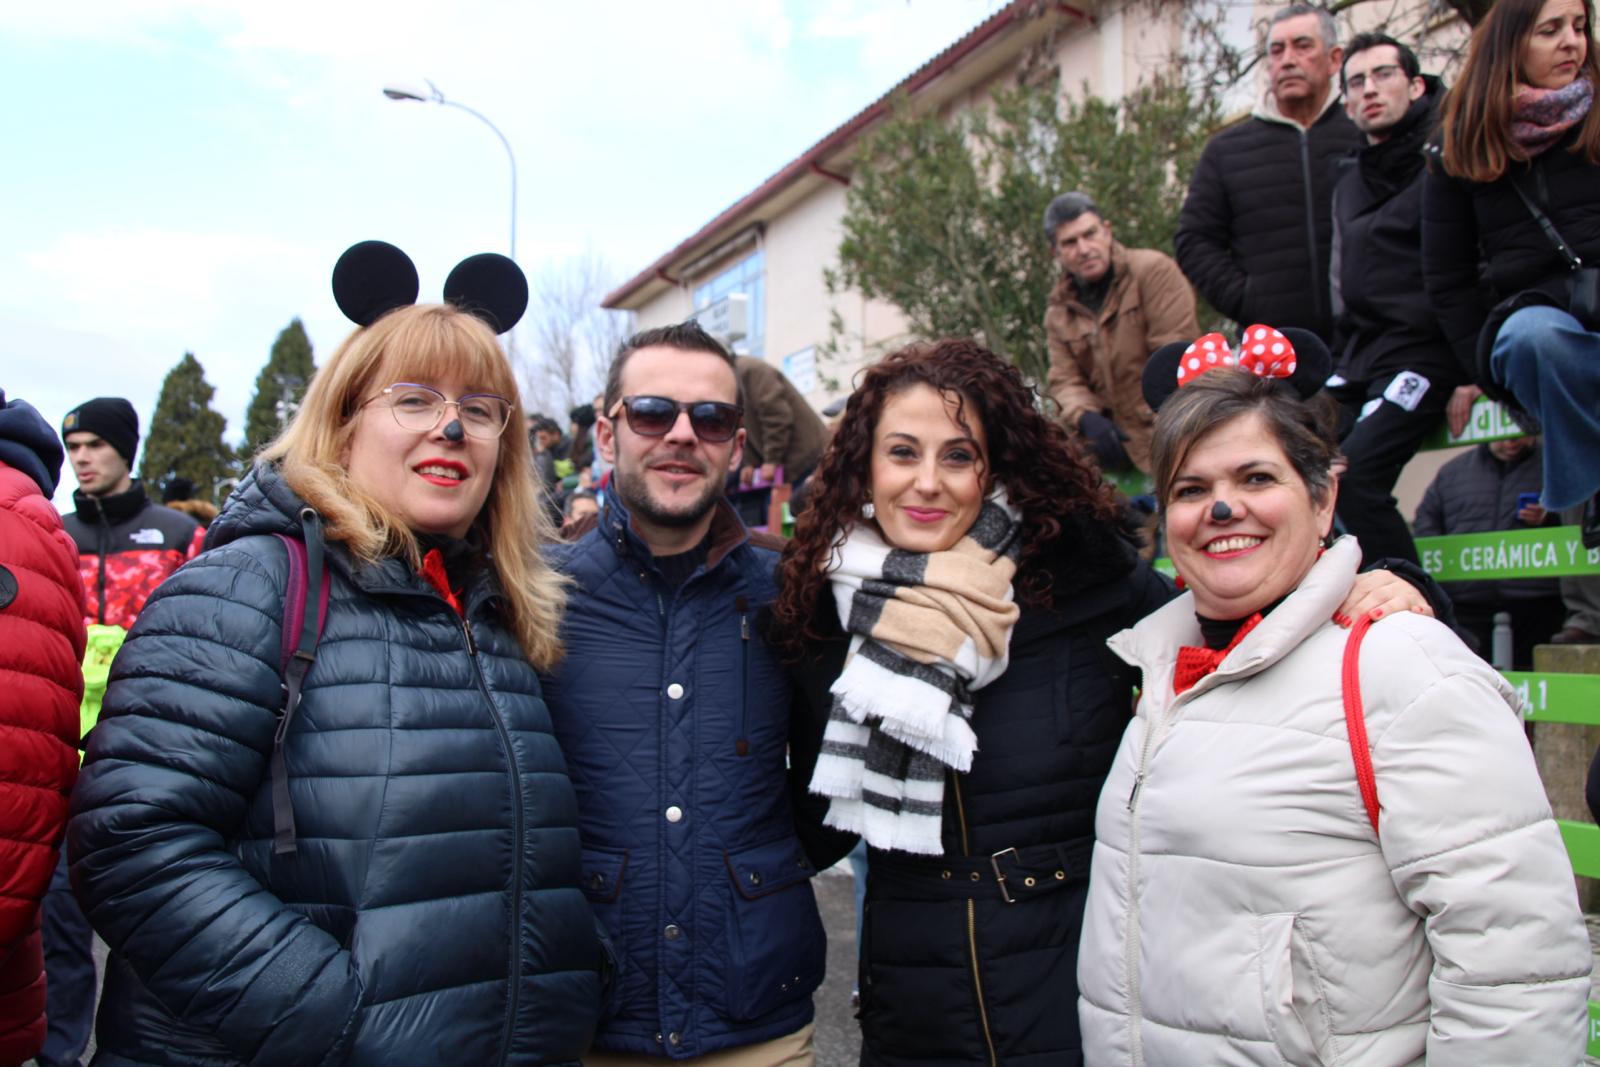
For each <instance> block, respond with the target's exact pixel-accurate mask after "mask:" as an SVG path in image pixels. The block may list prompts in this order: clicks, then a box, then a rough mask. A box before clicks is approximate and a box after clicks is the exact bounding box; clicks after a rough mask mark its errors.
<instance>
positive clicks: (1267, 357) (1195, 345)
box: [1140, 323, 1333, 411]
mask: <svg viewBox="0 0 1600 1067" xmlns="http://www.w3.org/2000/svg"><path fill="white" fill-rule="evenodd" d="M1225 368H1233V369H1235V370H1242V371H1248V372H1249V373H1251V374H1255V375H1257V376H1258V377H1262V378H1278V379H1281V380H1283V381H1284V382H1286V383H1287V384H1288V385H1290V386H1292V387H1293V388H1294V390H1295V392H1297V393H1299V394H1300V396H1301V397H1302V398H1305V397H1309V396H1312V395H1313V394H1315V393H1316V392H1317V391H1318V390H1319V389H1321V388H1322V386H1323V383H1324V382H1326V381H1327V380H1328V375H1330V374H1332V373H1333V357H1332V356H1331V355H1329V353H1328V346H1327V345H1325V344H1323V343H1322V339H1321V338H1320V337H1318V336H1317V335H1316V334H1314V333H1312V332H1311V331H1310V330H1299V329H1295V328H1294V327H1285V328H1283V329H1282V330H1279V329H1276V328H1274V327H1272V326H1263V325H1261V324H1259V323H1257V324H1256V325H1254V326H1251V327H1248V328H1247V329H1246V330H1245V331H1244V335H1243V336H1242V337H1240V338H1239V344H1238V346H1237V347H1236V348H1232V347H1229V345H1228V341H1227V338H1225V337H1223V336H1222V335H1221V334H1220V333H1208V334H1206V335H1205V336H1204V337H1201V338H1199V339H1198V340H1195V341H1193V342H1190V343H1188V344H1185V343H1184V342H1182V341H1174V342H1172V343H1171V344H1168V345H1162V346H1161V347H1160V348H1158V349H1156V351H1155V352H1154V353H1153V354H1152V355H1151V356H1150V360H1149V362H1147V363H1146V364H1145V365H1144V375H1143V378H1142V379H1141V382H1140V384H1141V386H1142V387H1143V389H1144V399H1145V403H1147V404H1149V405H1150V409H1151V410H1152V411H1155V410H1159V409H1160V407H1161V405H1162V404H1163V403H1165V402H1166V400H1167V398H1168V397H1169V396H1171V395H1172V394H1173V393H1174V392H1176V391H1177V390H1178V389H1180V388H1182V387H1183V386H1185V385H1189V384H1190V383H1192V382H1194V381H1195V380H1197V379H1199V378H1200V377H1201V376H1203V375H1204V374H1206V373H1207V372H1208V371H1214V370H1219V369H1225Z"/></svg>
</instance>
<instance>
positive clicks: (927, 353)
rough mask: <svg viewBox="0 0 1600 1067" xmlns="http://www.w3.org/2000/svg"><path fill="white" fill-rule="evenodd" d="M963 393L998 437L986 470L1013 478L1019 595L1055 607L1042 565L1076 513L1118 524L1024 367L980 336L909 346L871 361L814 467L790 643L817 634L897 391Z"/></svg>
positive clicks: (789, 589)
mask: <svg viewBox="0 0 1600 1067" xmlns="http://www.w3.org/2000/svg"><path fill="white" fill-rule="evenodd" d="M919 382H920V383H923V384H925V385H930V386H932V387H933V388H935V389H937V390H939V391H940V392H941V393H953V394H954V399H955V401H956V403H957V407H956V415H955V417H956V422H957V423H959V424H960V425H961V426H962V428H963V429H965V430H967V431H968V432H969V433H970V432H971V424H970V423H969V422H968V421H967V420H968V419H969V418H971V419H974V420H975V421H976V422H977V423H978V424H979V425H980V426H982V428H983V430H984V433H985V435H986V436H987V438H988V442H989V446H988V453H987V455H984V456H982V457H980V460H979V462H980V463H981V464H982V465H983V467H984V475H985V476H986V477H987V478H988V479H990V481H991V482H999V483H1000V484H1002V485H1004V486H1005V489H1006V495H1007V496H1008V497H1009V499H1010V501H1011V504H1012V506H1013V507H1015V508H1017V510H1018V511H1019V512H1021V514H1022V546H1023V547H1022V558H1021V560H1020V562H1019V565H1018V574H1017V595H1018V599H1019V600H1021V601H1022V603H1024V604H1029V605H1034V606H1041V607H1048V606H1049V605H1050V603H1051V584H1052V582H1051V572H1050V569H1049V568H1048V567H1044V566H1038V565H1037V564H1038V563H1039V561H1040V559H1041V558H1042V557H1043V556H1044V555H1045V553H1046V550H1047V549H1048V548H1049V547H1050V545H1051V542H1053V541H1055V540H1056V539H1057V538H1058V537H1060V536H1061V532H1062V528H1063V520H1064V519H1065V518H1066V517H1067V516H1068V515H1069V514H1070V513H1072V512H1079V513H1081V514H1083V515H1085V517H1089V518H1092V519H1094V520H1097V521H1102V522H1105V523H1106V524H1108V525H1114V524H1115V523H1116V522H1117V517H1118V516H1117V509H1116V505H1115V504H1114V503H1113V502H1112V495H1111V489H1110V487H1109V486H1107V485H1106V484H1105V483H1104V482H1102V481H1101V478H1100V474H1099V471H1098V470H1097V469H1096V468H1095V466H1094V464H1093V463H1092V462H1090V461H1089V460H1088V459H1086V458H1084V456H1083V454H1082V452H1081V451H1080V450H1079V447H1078V445H1077V444H1076V443H1075V442H1074V441H1073V440H1072V439H1071V438H1070V437H1069V436H1068V434H1067V432H1066V430H1065V429H1063V428H1062V427H1061V425H1060V424H1059V423H1057V422H1054V421H1052V420H1050V419H1048V418H1046V417H1045V416H1044V415H1043V414H1042V413H1041V412H1040V410H1039V407H1038V405H1037V404H1036V403H1035V394H1034V390H1033V388H1032V387H1031V386H1029V385H1028V384H1027V383H1026V382H1025V381H1023V379H1022V375H1021V373H1020V372H1019V371H1018V370H1017V368H1015V367H1013V366H1011V365H1010V364H1009V363H1006V362H1005V361H1003V360H1001V359H1000V358H999V357H998V356H996V355H995V354H994V353H993V352H990V351H989V350H988V349H986V348H984V347H983V346H982V345H980V344H978V343H977V342H976V341H971V340H966V339H961V338H947V339H945V340H942V341H931V342H926V343H920V344H913V345H909V346H907V347H905V348H902V349H900V350H899V351H896V352H893V353H891V354H890V355H888V356H886V357H884V359H883V360H881V361H880V362H878V363H876V364H874V365H873V366H872V367H870V368H868V369H867V371H866V374H865V376H864V377H863V378H862V380H861V384H860V385H859V386H857V388H856V391H855V392H854V393H852V394H851V395H850V400H849V403H848V404H846V406H845V409H844V415H843V417H842V418H841V419H840V422H839V429H838V431H837V432H836V433H835V434H834V436H833V440H832V442H830V443H829V445H828V450H827V451H826V452H825V453H823V456H822V460H821V462H820V463H819V464H818V465H817V470H816V473H815V474H813V475H812V476H811V482H810V485H811V489H810V497H809V500H808V502H807V504H806V509H805V511H803V512H802V513H801V514H800V517H799V519H798V520H797V521H796V523H795V532H794V537H793V539H791V540H790V541H789V544H788V546H787V547H786V548H785V549H784V552H783V559H782V560H781V561H780V562H779V564H778V577H779V581H780V584H781V589H780V592H779V594H778V599H777V600H776V601H775V602H774V603H773V606H772V614H773V619H774V622H775V623H776V624H777V625H776V626H774V627H773V633H774V634H775V635H776V637H775V643H776V644H777V645H778V646H779V648H780V649H783V650H785V651H788V652H790V653H798V652H800V651H801V649H802V646H803V645H804V643H805V642H806V641H807V640H817V639H819V638H820V636H821V635H820V634H817V633H815V632H814V631H813V628H812V623H813V618H814V616H815V613H816V606H817V602H818V600H819V599H820V598H821V597H822V596H823V594H824V593H825V592H826V590H827V583H828V577H827V575H826V574H825V573H824V569H825V567H826V566H827V564H828V560H829V558H830V557H831V556H832V553H833V550H834V549H835V548H836V547H837V546H838V545H840V544H842V543H843V541H844V538H845V536H846V535H847V534H848V532H849V530H850V527H851V526H853V525H854V524H855V523H856V522H859V521H860V518H861V505H862V504H864V503H866V501H867V496H868V490H869V489H870V487H871V477H872V475H871V471H872V441H873V434H874V433H875V431H876V429H877V425H878V416H879V414H880V413H881V412H882V411H883V406H884V403H885V402H886V401H887V400H888V398H889V397H890V396H892V395H894V394H895V393H898V392H900V391H901V390H903V389H905V388H907V387H909V386H912V385H915V384H917V383H919Z"/></svg>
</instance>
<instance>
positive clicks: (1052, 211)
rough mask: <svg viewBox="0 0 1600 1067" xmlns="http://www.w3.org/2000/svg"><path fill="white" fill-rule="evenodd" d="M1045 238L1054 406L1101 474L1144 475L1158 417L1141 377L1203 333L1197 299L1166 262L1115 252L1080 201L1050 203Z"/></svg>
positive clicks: (1106, 225) (1091, 209) (1138, 251)
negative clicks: (1051, 280)
mask: <svg viewBox="0 0 1600 1067" xmlns="http://www.w3.org/2000/svg"><path fill="white" fill-rule="evenodd" d="M1044 230H1045V236H1046V238H1047V239H1048V240H1049V241H1050V246H1051V248H1052V249H1054V251H1055V254H1056V262H1058V263H1060V264H1061V281H1060V282H1059V283H1058V284H1057V285H1056V288H1055V291H1054V292H1053V293H1051V294H1050V303H1049V306H1048V309H1047V310H1046V311H1045V315H1044V328H1045V336H1046V338H1047V339H1048V341H1049V345H1050V375H1049V378H1048V380H1047V382H1046V389H1047V391H1048V393H1049V394H1050V399H1052V400H1054V401H1055V402H1056V405H1057V406H1058V407H1059V408H1060V409H1061V417H1062V419H1063V421H1065V422H1066V424H1067V425H1068V426H1069V427H1071V428H1073V429H1076V430H1077V431H1078V432H1079V433H1080V434H1082V435H1083V437H1084V439H1085V441H1086V442H1087V443H1088V445H1089V447H1090V448H1092V449H1093V450H1094V453H1095V455H1096V456H1097V457H1098V458H1099V460H1100V466H1101V467H1102V468H1103V469H1104V470H1107V471H1116V470H1125V469H1127V468H1129V467H1138V468H1139V469H1140V470H1142V471H1145V472H1146V473H1148V472H1149V470H1150V431H1151V424H1152V423H1153V422H1154V421H1155V415H1154V414H1153V413H1152V412H1151V411H1150V408H1149V407H1148V406H1146V404H1145V402H1144V395H1143V393H1142V392H1141V391H1140V388H1139V376H1140V375H1141V374H1143V373H1144V365H1145V361H1146V360H1148V359H1149V358H1150V353H1152V352H1154V351H1155V350H1156V349H1158V348H1160V347H1161V346H1162V345H1164V344H1167V343H1168V342H1171V341H1192V340H1194V338H1195V336H1196V334H1198V333H1199V332H1200V329H1199V326H1198V325H1197V323H1196V322H1195V309H1194V290H1192V289H1190V288H1189V282H1188V280H1187V279H1185V278H1184V276H1183V273H1182V272H1181V271H1180V270H1178V265H1177V264H1176V263H1174V262H1173V261H1172V258H1171V257H1170V256H1167V255H1163V254H1162V253H1160V252H1157V251H1155V250H1153V249H1149V248H1123V247H1122V245H1120V244H1118V243H1117V242H1116V240H1115V239H1113V237H1112V235H1111V223H1110V222H1108V221H1107V220H1106V219H1105V217H1104V216H1103V215H1101V214H1100V209H1099V208H1098V207H1096V206H1095V203H1094V201H1093V200H1091V199H1089V197H1088V196H1086V195H1085V194H1083V193H1064V194H1062V195H1061V196H1058V197H1056V198H1055V199H1054V200H1052V201H1050V206H1049V207H1048V208H1047V209H1046V210H1045V213H1044Z"/></svg>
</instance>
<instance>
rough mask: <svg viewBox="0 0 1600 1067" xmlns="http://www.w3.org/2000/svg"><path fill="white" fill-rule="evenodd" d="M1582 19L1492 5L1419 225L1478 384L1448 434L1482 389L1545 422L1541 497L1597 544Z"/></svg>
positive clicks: (1599, 292) (1590, 147)
mask: <svg viewBox="0 0 1600 1067" xmlns="http://www.w3.org/2000/svg"><path fill="white" fill-rule="evenodd" d="M1593 18H1594V8H1593V2H1592V0H1499V2H1498V3H1496V4H1495V5H1494V7H1492V8H1491V9H1490V10H1489V14H1488V15H1487V16H1486V17H1485V18H1484V20H1483V21H1482V22H1481V23H1479V24H1478V27H1477V29H1476V30H1475V31H1474V32H1473V35H1472V43H1471V47H1470V50H1469V51H1468V54H1467V62H1466V66H1465V67H1463V68H1462V71H1461V78H1460V80H1459V81H1458V82H1457V84H1456V87H1455V89H1454V90H1452V91H1451V93H1450V95H1449V97H1448V98H1447V100H1446V102H1445V107H1444V118H1443V135H1444V136H1443V151H1442V152H1441V153H1440V154H1439V158H1437V159H1435V160H1434V161H1433V162H1432V164H1431V166H1430V168H1429V174H1428V177H1427V179H1426V181H1425V183H1424V186H1423V223H1422V226H1423V229H1422V251H1423V277H1424V280H1425V282H1426V284H1427V288H1428V296H1429V298H1430V299H1431V301H1432V302H1433V305H1434V307H1435V308H1436V309H1437V311H1438V313H1439V318H1440V321H1441V322H1442V323H1443V325H1444V330H1445V336H1446V337H1447V338H1448V339H1449V341H1450V342H1451V344H1452V345H1453V346H1454V347H1455V349H1456V354H1457V356H1458V357H1459V358H1460V360H1461V362H1462V365H1463V367H1464V368H1466V370H1467V372H1468V373H1469V374H1470V375H1472V376H1473V377H1475V378H1476V380H1477V382H1478V385H1477V386H1472V385H1467V386H1462V387H1461V388H1460V389H1458V390H1457V391H1456V393H1455V395H1454V396H1453V397H1452V398H1451V406H1450V409H1449V415H1450V422H1451V427H1452V428H1453V429H1456V430H1459V429H1460V427H1461V426H1463V425H1465V423H1466V419H1467V412H1468V409H1469V408H1470V406H1471V403H1472V401H1473V400H1474V399H1476V397H1477V396H1479V395H1481V393H1482V390H1489V391H1490V392H1491V393H1492V394H1493V395H1495V397H1496V398H1497V399H1509V400H1511V401H1512V402H1514V403H1515V405H1516V406H1517V407H1519V408H1521V409H1523V410H1524V411H1526V412H1528V413H1529V414H1531V415H1532V416H1533V417H1534V418H1535V419H1537V420H1538V421H1539V422H1540V423H1542V424H1543V427H1544V434H1545V453H1544V457H1545V458H1544V501H1543V502H1544V504H1545V506H1546V507H1548V508H1550V509H1552V510H1556V509H1563V508H1576V507H1578V506H1581V505H1583V504H1584V502H1585V501H1588V502H1589V508H1588V512H1587V513H1586V514H1585V516H1584V520H1583V521H1584V525H1585V541H1586V543H1590V544H1591V547H1593V546H1594V545H1596V544H1600V521H1597V519H1596V516H1595V513H1594V501H1593V497H1594V495H1595V492H1596V490H1600V409H1597V407H1596V404H1595V398H1596V397H1597V396H1600V108H1597V107H1595V106H1594V96H1595V88H1596V86H1597V85H1600V59H1597V57H1596V55H1595V49H1594V41H1593V38H1592V33H1593V25H1592V24H1593ZM1485 290H1487V291H1488V293H1489V295H1490V297H1491V298H1490V299H1489V300H1488V301H1485V299H1484V295H1485ZM1497 302H1498V303H1497ZM1490 307H1493V310H1492V311H1490V310H1488V308H1490ZM1479 386H1481V387H1482V389H1480V388H1479ZM1573 517H1574V518H1576V515H1574V516H1573ZM1591 530H1592V532H1591Z"/></svg>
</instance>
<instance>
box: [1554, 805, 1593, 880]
mask: <svg viewBox="0 0 1600 1067" xmlns="http://www.w3.org/2000/svg"><path fill="white" fill-rule="evenodd" d="M1556 828H1557V829H1559V830H1560V831H1561V843H1562V844H1564V845H1566V846H1567V858H1568V859H1569V860H1571V861H1572V871H1573V873H1574V874H1581V875H1582V876H1583V877H1585V878H1600V826H1596V825H1595V824H1594V823H1592V822H1574V821H1572V820H1571V819H1557V820H1556Z"/></svg>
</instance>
